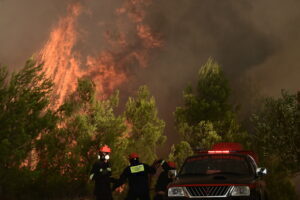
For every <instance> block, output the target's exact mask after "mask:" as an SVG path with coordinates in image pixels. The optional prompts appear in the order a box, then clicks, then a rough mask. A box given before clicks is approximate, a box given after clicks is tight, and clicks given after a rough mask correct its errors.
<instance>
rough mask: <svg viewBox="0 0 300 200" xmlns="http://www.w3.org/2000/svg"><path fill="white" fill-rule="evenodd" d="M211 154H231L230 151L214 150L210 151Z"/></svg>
mask: <svg viewBox="0 0 300 200" xmlns="http://www.w3.org/2000/svg"><path fill="white" fill-rule="evenodd" d="M208 153H209V154H228V153H230V151H229V150H213V151H208Z"/></svg>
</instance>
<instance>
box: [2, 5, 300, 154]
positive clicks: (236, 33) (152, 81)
mask: <svg viewBox="0 0 300 200" xmlns="http://www.w3.org/2000/svg"><path fill="white" fill-rule="evenodd" d="M70 2H74V1H71V0H64V1H62V0H43V1H41V0H26V1H21V0H2V1H1V0H0V63H2V64H6V65H9V66H10V67H12V68H18V67H19V66H22V64H23V63H24V61H25V60H26V59H27V58H28V57H30V56H31V55H32V54H33V53H35V52H38V51H39V50H40V49H41V48H42V46H43V44H44V43H45V41H47V39H48V36H49V33H50V31H51V28H52V27H53V26H54V25H55V23H56V22H57V20H58V19H59V17H60V16H62V15H65V14H66V13H65V12H66V7H67V5H68V4H69V3H70ZM77 2H80V3H82V4H83V6H85V7H86V8H87V10H86V12H85V13H84V14H83V15H82V16H81V18H79V20H78V26H79V27H81V28H82V30H85V32H82V34H83V35H84V34H85V35H86V37H85V40H84V44H80V43H79V44H78V46H76V48H79V49H81V50H83V51H85V52H87V54H89V53H90V52H92V51H96V50H97V49H98V48H99V47H101V48H103V45H105V43H104V42H103V40H104V39H103V38H102V35H101V34H98V32H103V31H105V30H106V29H109V30H113V28H111V27H110V25H111V26H112V27H113V25H114V22H115V19H114V18H115V15H114V13H113V10H114V9H115V8H117V7H118V6H119V5H120V4H121V2H122V1H120V0H118V1H112V0H86V1H83V0H82V1H77ZM299 9H300V1H299V0H285V1H282V0H153V1H152V4H151V5H150V6H149V7H148V8H147V10H146V11H147V13H146V22H147V23H148V24H149V25H150V27H151V29H152V30H153V31H154V32H155V33H158V34H160V35H161V37H162V38H163V41H164V45H163V47H162V48H160V49H158V50H155V51H152V53H151V62H150V63H149V65H148V67H147V68H137V67H135V66H133V67H132V68H130V66H129V67H128V69H126V71H128V73H129V74H130V76H131V79H130V81H129V83H128V84H126V85H125V86H123V87H122V88H120V89H121V94H123V95H122V96H121V98H122V101H123V102H124V101H125V99H126V98H127V95H130V94H132V91H133V90H135V89H136V88H137V87H138V86H139V85H141V84H147V85H149V87H150V90H151V92H152V94H153V95H154V96H155V97H156V100H157V104H158V106H159V112H160V116H161V117H162V118H163V119H164V120H166V121H167V130H166V133H167V136H168V137H169V140H168V142H167V145H171V144H172V143H174V142H175V141H177V140H178V139H177V138H178V135H177V134H176V133H175V130H174V129H173V116H172V112H174V111H175V107H176V106H178V105H180V104H181V103H182V102H181V101H182V91H183V89H184V88H185V87H186V86H187V85H188V84H195V82H196V80H197V72H198V70H199V68H200V66H201V65H202V64H203V63H204V62H205V61H206V60H207V59H208V57H213V58H215V59H216V60H217V61H218V62H219V64H220V65H221V66H222V67H223V69H224V71H225V73H226V75H227V76H228V78H229V80H230V82H231V85H232V87H233V90H234V92H233V93H234V95H235V97H236V99H238V100H236V102H237V103H241V104H243V105H247V104H250V103H251V102H250V101H251V100H252V99H253V95H255V94H256V93H258V92H261V93H263V94H266V95H273V96H277V95H279V93H280V90H281V89H282V88H285V89H288V90H289V91H291V92H294V91H296V90H298V89H299V86H300V66H299V64H298V63H299V62H298V57H299V52H300V12H299ZM89 13H93V15H90V14H89ZM97 20H98V21H99V23H101V22H103V21H104V22H106V23H105V24H106V26H96V25H95V21H97ZM124 20H126V19H124ZM122 24H125V23H122ZM119 28H120V27H119ZM121 28H123V29H124V30H125V31H127V32H128V31H129V32H130V30H131V29H132V28H133V27H130V25H128V24H126V25H124V27H121ZM135 37H136V35H132V40H134V39H135ZM120 56H122V54H120ZM245 80H248V81H247V82H245ZM253 88H255V89H254V90H253ZM162 154H164V153H162Z"/></svg>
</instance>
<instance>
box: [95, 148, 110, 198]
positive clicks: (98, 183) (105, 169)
mask: <svg viewBox="0 0 300 200" xmlns="http://www.w3.org/2000/svg"><path fill="white" fill-rule="evenodd" d="M108 153H110V148H108V147H107V146H106V148H103V147H102V148H101V149H100V154H101V155H100V156H99V159H98V160H97V161H96V162H95V163H94V165H93V168H92V170H91V173H90V179H91V180H94V181H95V187H94V195H95V196H96V199H97V200H112V199H113V198H112V188H111V183H112V182H113V181H114V179H113V178H112V177H111V166H110V164H109V162H108V159H109V156H108ZM107 156H108V157H107Z"/></svg>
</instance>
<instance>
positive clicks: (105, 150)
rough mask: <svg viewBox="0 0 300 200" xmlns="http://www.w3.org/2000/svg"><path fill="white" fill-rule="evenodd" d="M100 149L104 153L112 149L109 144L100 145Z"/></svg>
mask: <svg viewBox="0 0 300 200" xmlns="http://www.w3.org/2000/svg"><path fill="white" fill-rule="evenodd" d="M99 151H100V152H103V153H110V152H111V149H110V148H109V147H108V146H107V145H104V146H102V147H100V149H99Z"/></svg>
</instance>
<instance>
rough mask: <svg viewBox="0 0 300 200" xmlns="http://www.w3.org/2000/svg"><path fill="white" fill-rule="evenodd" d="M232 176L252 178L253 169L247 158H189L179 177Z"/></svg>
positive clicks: (220, 156)
mask: <svg viewBox="0 0 300 200" xmlns="http://www.w3.org/2000/svg"><path fill="white" fill-rule="evenodd" d="M211 174H230V175H241V176H251V175H252V174H253V167H252V165H251V164H250V161H249V160H247V159H246V157H245V156H239V155H223V154H220V155H219V154H217V155H201V156H197V157H190V158H188V159H187V160H186V161H185V163H184V165H183V167H182V169H181V171H180V173H179V175H211Z"/></svg>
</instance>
